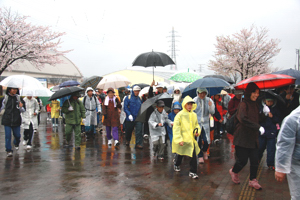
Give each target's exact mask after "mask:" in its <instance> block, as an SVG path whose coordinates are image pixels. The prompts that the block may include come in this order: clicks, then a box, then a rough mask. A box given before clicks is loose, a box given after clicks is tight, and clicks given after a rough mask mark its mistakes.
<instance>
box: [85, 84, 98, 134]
mask: <svg viewBox="0 0 300 200" xmlns="http://www.w3.org/2000/svg"><path fill="white" fill-rule="evenodd" d="M82 103H83V106H84V108H85V121H84V125H85V133H86V137H87V138H86V139H87V140H88V139H91V138H93V137H94V131H95V127H96V126H97V114H100V113H101V106H100V102H99V100H98V99H97V97H96V96H95V95H94V89H93V88H91V87H88V88H87V89H86V91H85V96H84V97H83V99H82Z"/></svg>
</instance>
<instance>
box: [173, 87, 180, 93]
mask: <svg viewBox="0 0 300 200" xmlns="http://www.w3.org/2000/svg"><path fill="white" fill-rule="evenodd" d="M175 90H179V94H181V90H180V88H179V87H178V86H174V90H173V93H174V94H175Z"/></svg>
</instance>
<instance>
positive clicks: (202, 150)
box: [198, 127, 208, 158]
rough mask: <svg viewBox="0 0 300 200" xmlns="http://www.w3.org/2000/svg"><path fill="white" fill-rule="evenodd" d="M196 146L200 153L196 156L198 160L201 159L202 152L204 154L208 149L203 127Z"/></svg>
mask: <svg viewBox="0 0 300 200" xmlns="http://www.w3.org/2000/svg"><path fill="white" fill-rule="evenodd" d="M202 141H203V144H202ZM198 145H199V148H200V149H201V151H200V153H199V154H198V158H200V157H203V152H206V151H207V149H208V142H207V138H206V133H205V130H204V128H203V127H202V130H201V135H200V136H199V140H198Z"/></svg>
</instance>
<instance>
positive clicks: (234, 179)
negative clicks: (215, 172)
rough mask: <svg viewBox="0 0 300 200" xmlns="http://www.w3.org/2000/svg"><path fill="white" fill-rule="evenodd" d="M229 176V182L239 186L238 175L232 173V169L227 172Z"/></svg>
mask: <svg viewBox="0 0 300 200" xmlns="http://www.w3.org/2000/svg"><path fill="white" fill-rule="evenodd" d="M229 174H230V176H231V180H232V181H233V182H234V183H236V184H239V183H240V179H239V174H237V173H234V172H233V171H232V168H231V169H230V170H229Z"/></svg>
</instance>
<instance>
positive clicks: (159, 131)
mask: <svg viewBox="0 0 300 200" xmlns="http://www.w3.org/2000/svg"><path fill="white" fill-rule="evenodd" d="M148 122H149V131H150V137H151V140H152V142H154V141H157V140H159V137H160V136H165V135H166V128H165V126H157V125H158V124H159V123H162V124H163V125H164V124H165V123H167V124H168V126H169V127H172V125H171V122H172V121H171V120H169V119H168V114H167V113H166V111H165V110H163V111H162V112H161V113H160V112H158V110H157V109H155V110H154V111H153V112H152V114H151V115H150V118H149V120H148ZM162 142H163V143H165V137H162Z"/></svg>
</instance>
